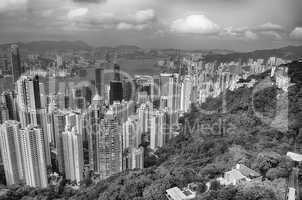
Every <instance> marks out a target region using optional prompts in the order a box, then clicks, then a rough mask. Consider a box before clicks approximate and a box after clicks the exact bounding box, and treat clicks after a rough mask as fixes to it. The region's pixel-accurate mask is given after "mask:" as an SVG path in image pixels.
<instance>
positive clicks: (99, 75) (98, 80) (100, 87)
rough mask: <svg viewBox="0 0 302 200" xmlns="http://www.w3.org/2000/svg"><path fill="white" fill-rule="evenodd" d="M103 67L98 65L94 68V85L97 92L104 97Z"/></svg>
mask: <svg viewBox="0 0 302 200" xmlns="http://www.w3.org/2000/svg"><path fill="white" fill-rule="evenodd" d="M104 79H105V77H104V68H102V67H99V68H97V69H95V87H96V91H97V93H98V94H99V95H100V96H102V97H104V87H105V85H104V84H105V82H104Z"/></svg>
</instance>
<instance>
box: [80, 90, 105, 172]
mask: <svg viewBox="0 0 302 200" xmlns="http://www.w3.org/2000/svg"><path fill="white" fill-rule="evenodd" d="M93 99H94V100H93V104H92V105H91V106H90V107H89V108H88V113H87V124H86V126H85V127H86V131H87V135H88V150H89V165H90V168H91V170H94V171H98V161H97V134H99V131H100V122H101V119H103V117H104V114H103V108H102V105H101V97H100V96H99V95H98V94H97V95H96V96H95V97H94V98H93Z"/></svg>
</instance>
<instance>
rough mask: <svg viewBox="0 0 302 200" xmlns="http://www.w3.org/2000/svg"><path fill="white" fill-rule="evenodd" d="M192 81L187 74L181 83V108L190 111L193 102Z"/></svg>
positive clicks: (183, 110)
mask: <svg viewBox="0 0 302 200" xmlns="http://www.w3.org/2000/svg"><path fill="white" fill-rule="evenodd" d="M191 91H192V81H191V79H190V77H189V76H186V77H185V78H184V80H183V82H182V84H181V94H180V110H181V111H182V112H188V111H189V108H190V104H191Z"/></svg>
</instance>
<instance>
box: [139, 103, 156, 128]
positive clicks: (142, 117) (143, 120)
mask: <svg viewBox="0 0 302 200" xmlns="http://www.w3.org/2000/svg"><path fill="white" fill-rule="evenodd" d="M152 112H153V105H152V103H151V102H149V101H148V102H147V103H143V104H141V106H140V107H139V108H138V117H139V130H140V132H141V133H150V128H151V124H150V118H151V113H152Z"/></svg>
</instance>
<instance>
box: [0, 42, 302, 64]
mask: <svg viewBox="0 0 302 200" xmlns="http://www.w3.org/2000/svg"><path fill="white" fill-rule="evenodd" d="M17 44H18V45H19V46H20V49H21V51H22V52H26V53H45V52H52V51H57V52H67V51H88V52H90V53H93V54H94V55H95V56H96V57H97V58H104V56H105V55H106V54H111V55H112V54H117V55H118V56H120V57H124V58H130V59H135V58H155V57H157V58H158V57H168V56H175V55H185V54H187V53H202V54H205V55H206V57H205V59H206V61H215V60H217V61H218V62H220V61H221V62H227V61H233V60H246V59H248V58H264V59H267V58H268V57H270V56H276V57H280V58H284V59H289V60H294V59H297V58H301V57H302V46H287V47H283V48H279V49H265V50H256V51H252V52H245V53H239V52H234V51H232V50H226V49H206V50H203V49H200V50H179V49H143V48H140V47H137V46H133V45H120V46H116V47H107V46H103V47H92V46H90V45H88V44H86V43H85V42H83V41H34V42H28V43H23V42H18V43H17ZM9 45H10V44H2V45H0V53H1V52H5V51H7V49H8V47H9Z"/></svg>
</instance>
